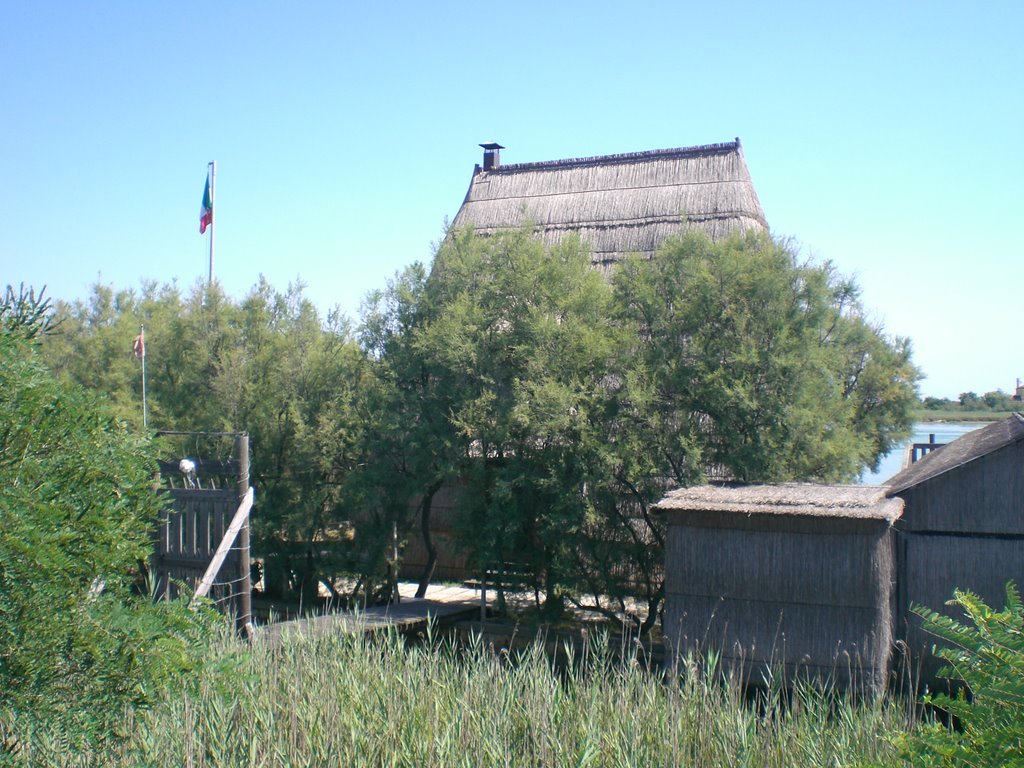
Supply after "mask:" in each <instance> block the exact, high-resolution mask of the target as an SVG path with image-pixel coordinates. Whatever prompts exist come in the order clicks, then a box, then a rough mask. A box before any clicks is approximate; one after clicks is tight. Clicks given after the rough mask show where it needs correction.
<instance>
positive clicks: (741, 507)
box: [655, 483, 903, 523]
mask: <svg viewBox="0 0 1024 768" xmlns="http://www.w3.org/2000/svg"><path fill="white" fill-rule="evenodd" d="M885 493H886V488H885V487H883V486H873V485H811V484H807V483H781V484H779V485H700V486H696V487H693V488H680V489H679V490H677V491H672V492H670V493H669V494H668V495H667V496H665V498H664V499H662V500H661V501H659V502H658V503H657V505H655V509H658V510H662V511H672V512H734V513H738V514H744V515H787V516H796V517H826V518H845V519H857V520H884V521H886V522H888V523H893V522H895V521H896V520H897V519H899V517H900V515H901V514H902V512H903V503H902V499H887V498H886V497H885ZM894 502H895V503H894Z"/></svg>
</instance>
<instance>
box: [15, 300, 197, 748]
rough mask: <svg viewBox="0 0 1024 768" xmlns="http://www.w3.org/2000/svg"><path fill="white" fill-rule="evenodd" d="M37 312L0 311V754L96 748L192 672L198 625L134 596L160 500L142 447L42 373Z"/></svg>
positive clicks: (31, 308) (18, 303)
mask: <svg viewBox="0 0 1024 768" xmlns="http://www.w3.org/2000/svg"><path fill="white" fill-rule="evenodd" d="M46 309H47V307H46V303H45V302H42V301H41V300H40V299H39V298H38V297H36V296H34V295H33V294H32V293H31V292H28V293H25V292H22V293H21V294H19V295H15V294H14V292H13V291H11V290H10V289H8V292H7V296H6V298H5V300H4V301H3V302H2V303H0V392H3V397H2V398H0V753H2V752H4V751H5V750H6V751H8V752H16V751H18V750H19V749H20V748H22V747H24V746H25V745H26V744H27V743H28V742H30V741H31V740H32V739H33V738H34V737H35V736H36V735H37V734H39V733H40V732H44V731H45V732H46V733H48V734H50V735H51V736H52V735H54V734H56V737H57V738H59V740H60V741H61V743H66V746H67V748H68V749H69V750H71V749H78V748H92V749H95V748H99V747H101V746H102V745H103V744H104V743H105V742H107V741H109V740H110V739H112V738H114V737H115V735H116V734H117V733H118V722H119V720H120V718H121V717H122V715H123V709H124V707H125V706H127V705H132V706H135V707H144V706H147V705H149V704H151V703H152V702H153V701H154V700H155V698H156V697H159V696H160V695H161V692H162V691H163V690H165V689H167V688H168V687H169V686H171V685H178V684H181V683H187V682H188V674H189V673H190V672H191V671H193V670H195V669H196V668H197V667H198V666H199V656H198V654H199V653H200V650H199V647H198V646H197V645H196V644H195V643H194V641H195V640H196V639H197V638H199V637H201V636H202V635H203V633H204V632H205V630H206V627H207V623H206V617H205V615H204V614H203V613H193V612H191V611H189V610H187V608H186V607H185V606H183V605H181V604H177V603H170V604H168V603H164V604H153V603H152V601H151V600H149V599H148V596H135V595H133V594H132V591H131V588H132V584H133V581H134V580H136V579H137V578H138V576H139V571H138V566H139V563H140V562H141V561H144V560H145V559H146V558H147V557H148V555H149V552H150V546H151V543H150V542H151V539H150V536H151V531H152V529H153V528H154V526H155V523H156V519H157V512H158V509H159V507H160V500H159V498H158V497H157V494H155V493H154V492H153V489H152V487H151V476H152V471H153V469H154V462H153V461H152V447H151V445H150V444H149V442H148V440H146V439H144V438H139V437H133V436H131V435H130V434H129V433H128V432H127V430H126V429H125V426H124V425H123V424H122V423H120V422H118V421H116V420H115V419H113V418H112V417H111V415H110V413H109V412H108V411H107V410H106V409H105V408H104V407H102V406H101V405H100V404H99V403H98V402H97V400H96V399H95V398H94V397H93V396H91V395H90V394H88V393H87V392H85V391H84V390H83V389H82V388H81V387H79V386H76V385H73V384H62V383H60V382H59V381H58V380H57V379H56V378H55V377H54V376H53V375H52V374H51V373H50V372H49V371H48V370H47V369H46V368H45V367H44V366H43V365H42V363H41V361H40V355H39V351H38V345H39V340H40V338H41V337H42V335H43V334H44V333H45V331H46V330H48V316H47V312H46Z"/></svg>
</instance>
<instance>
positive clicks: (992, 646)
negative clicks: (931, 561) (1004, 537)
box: [900, 582, 1024, 766]
mask: <svg viewBox="0 0 1024 768" xmlns="http://www.w3.org/2000/svg"><path fill="white" fill-rule="evenodd" d="M949 604H950V605H953V606H956V607H958V608H960V609H962V610H963V612H964V614H965V615H966V618H967V622H968V623H963V622H960V621H957V620H956V619H953V618H950V617H949V616H944V615H942V614H939V613H936V612H934V611H931V610H928V609H927V608H922V607H917V608H915V612H916V613H917V614H918V615H919V616H921V617H922V618H923V619H924V627H925V629H926V630H927V631H929V632H931V633H932V634H934V635H935V636H936V637H938V638H939V639H940V640H941V641H943V645H941V646H939V647H938V649H937V651H936V652H937V654H938V656H939V657H940V658H941V659H943V660H944V661H946V662H947V664H948V666H947V667H945V668H943V669H942V670H941V671H940V674H941V675H943V676H945V677H947V678H949V679H951V680H952V681H954V683H962V684H963V685H965V686H966V689H964V688H962V687H961V688H960V690H959V692H958V693H957V694H955V695H954V696H949V695H946V694H936V695H929V696H926V697H925V702H926V703H927V704H930V705H933V706H935V707H938V708H939V709H940V710H942V711H944V712H945V713H946V714H947V715H948V716H949V721H948V722H949V723H955V726H956V727H953V726H952V725H945V724H943V723H941V722H933V723H932V724H931V725H924V726H922V727H921V728H920V729H918V730H917V731H914V732H912V733H910V734H908V735H906V736H904V737H902V738H901V739H900V743H901V746H902V747H903V750H904V756H905V757H907V758H908V759H909V760H910V761H911V762H912V763H913V764H914V765H921V766H937V765H948V766H971V765H978V766H981V765H1024V606H1022V604H1021V598H1020V591H1019V590H1018V589H1017V587H1016V586H1015V585H1014V584H1013V583H1012V582H1011V583H1009V584H1007V585H1006V606H1005V607H1004V608H1003V610H1001V611H997V610H994V609H992V608H990V607H989V606H988V605H986V604H985V602H984V601H983V600H981V599H980V598H979V597H978V596H977V595H974V594H972V593H970V592H963V591H960V590H957V591H956V592H955V596H954V599H953V600H952V601H951V602H950V603H949Z"/></svg>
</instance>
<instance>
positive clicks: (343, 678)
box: [21, 633, 912, 768]
mask: <svg viewBox="0 0 1024 768" xmlns="http://www.w3.org/2000/svg"><path fill="white" fill-rule="evenodd" d="M212 650H213V653H214V654H215V656H216V659H215V661H216V663H214V664H212V665H211V666H210V669H209V671H208V672H207V673H206V675H205V677H204V679H203V680H202V681H201V682H200V684H199V686H198V688H197V689H196V690H195V691H193V692H192V693H190V694H184V693H183V694H181V695H176V696H172V697H169V698H167V699H166V700H165V701H163V702H162V703H161V704H160V705H159V706H158V707H156V708H154V709H152V710H149V711H145V712H128V713H126V721H125V729H126V733H128V734H131V735H130V737H129V738H128V739H127V741H125V742H124V743H122V744H121V745H120V746H119V747H117V748H116V750H115V754H113V755H107V756H104V757H103V758H102V761H103V764H105V765H113V766H133V767H134V766H152V767H153V768H157V767H161V766H168V767H171V766H173V767H174V768H180V766H189V767H190V768H191V767H196V768H198V767H200V766H216V767H217V768H227V767H229V766H244V767H245V768H259V767H261V766H267V767H268V768H269V767H270V766H274V768H279V767H280V766H420V767H426V766H445V768H450V767H451V766H467V767H468V766H530V767H531V768H536V767H537V766H787V767H788V766H816V767H817V766H823V765H837V766H838V765H874V764H889V763H891V762H892V761H893V760H894V756H893V752H892V748H891V746H890V742H889V740H888V738H887V736H888V735H890V734H892V733H894V732H899V731H903V730H906V729H907V728H909V727H911V725H912V723H911V722H910V718H909V717H908V716H907V714H906V712H905V711H904V710H902V709H901V708H900V707H898V706H896V705H893V704H889V703H885V702H869V701H862V702H856V701H853V700H852V699H850V698H849V697H846V696H843V695H839V694H834V693H832V694H830V693H822V692H820V691H819V690H816V689H813V688H810V687H801V686H797V688H796V690H795V691H790V692H786V691H784V690H783V688H782V686H781V685H778V684H772V685H770V686H769V687H768V689H767V691H766V692H765V693H764V698H763V699H762V700H761V701H759V702H757V703H755V704H752V703H751V702H750V700H749V699H748V698H747V696H746V695H745V694H744V692H743V690H741V687H740V686H737V685H734V684H730V683H729V682H727V681H722V680H721V679H719V678H718V677H716V675H715V674H714V671H713V670H710V669H709V666H711V665H709V663H707V662H702V665H703V666H702V665H701V664H697V663H693V662H691V663H688V664H683V665H681V667H680V668H679V670H678V674H673V675H669V676H665V675H663V674H662V673H659V672H655V671H651V670H648V669H645V668H644V667H643V665H642V664H641V663H640V662H639V661H638V660H637V658H636V657H635V656H630V655H629V654H628V653H627V654H626V655H625V661H621V662H620V661H612V660H611V659H612V657H613V654H611V653H609V649H608V648H607V644H606V642H601V641H597V642H595V643H593V644H591V645H590V646H587V647H585V648H584V650H583V651H582V652H580V653H578V654H576V655H575V657H573V658H571V659H570V662H569V664H568V665H566V666H565V667H564V668H560V669H553V668H552V666H551V664H550V663H549V660H548V658H547V657H546V656H545V654H544V652H543V650H542V648H541V647H540V646H539V645H537V646H535V647H534V648H533V649H532V650H529V651H527V652H525V653H523V654H521V655H519V656H518V657H515V658H513V657H510V656H509V655H508V654H507V653H506V652H503V651H500V650H498V651H495V650H493V649H490V648H484V647H482V645H481V644H480V643H479V642H478V643H475V644H472V645H471V646H470V647H469V648H457V647H455V646H454V645H453V644H452V643H451V642H450V641H438V640H436V639H433V638H428V639H427V640H426V641H425V642H422V643H419V644H410V643H408V642H406V641H405V640H403V639H402V638H401V637H398V636H396V635H394V634H391V635H387V636H383V637H376V638H371V637H367V636H364V635H352V634H340V633H339V634H335V635H328V636H321V637H315V638H296V637H292V638H285V640H284V642H282V643H281V644H280V646H279V647H270V646H268V645H266V644H262V643H260V642H257V643H256V644H254V645H253V646H252V647H251V648H250V647H248V646H245V645H243V644H241V643H239V642H238V641H236V640H234V639H232V638H231V637H230V636H227V635H225V636H224V637H223V638H222V639H221V640H220V641H219V642H218V643H217V645H216V647H215V648H213V649H212ZM570 655H572V654H570ZM616 655H617V654H616ZM58 752H59V745H55V744H47V743H45V742H44V741H37V742H36V743H35V745H34V746H33V747H31V748H30V749H29V750H28V751H25V752H23V753H22V755H21V758H22V759H26V760H28V761H29V763H28V764H33V765H42V764H46V763H55V764H61V765H71V766H73V765H87V764H90V763H91V762H92V761H93V760H94V759H96V758H97V757H98V756H95V755H93V756H90V755H78V756H70V755H62V756H61V755H59V754H58Z"/></svg>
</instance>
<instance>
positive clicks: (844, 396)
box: [615, 234, 919, 484]
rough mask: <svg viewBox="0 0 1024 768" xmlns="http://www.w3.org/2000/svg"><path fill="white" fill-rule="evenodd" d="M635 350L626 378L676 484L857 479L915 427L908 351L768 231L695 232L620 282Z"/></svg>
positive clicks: (844, 285)
mask: <svg viewBox="0 0 1024 768" xmlns="http://www.w3.org/2000/svg"><path fill="white" fill-rule="evenodd" d="M615 285H616V293H617V297H618V299H619V304H620V307H621V310H620V311H621V313H622V319H623V321H624V322H626V323H627V324H629V326H630V327H631V328H632V329H633V332H634V333H635V335H636V337H637V338H638V340H639V342H638V343H637V345H636V348H635V353H636V356H637V359H638V362H639V364H638V365H637V366H634V370H635V371H636V375H635V376H634V377H633V378H632V379H630V380H629V383H630V385H631V387H630V390H629V393H630V398H631V401H632V402H633V403H635V404H636V408H637V409H638V410H637V421H638V422H639V423H641V424H645V425H647V426H648V427H649V429H648V431H647V434H646V435H645V438H644V439H645V441H646V442H647V443H648V445H649V449H650V451H651V453H652V455H654V456H656V457H657V458H656V459H655V460H656V461H657V463H658V465H659V467H660V468H661V470H662V471H663V472H664V473H665V475H666V476H668V477H670V478H671V479H672V480H673V481H674V482H677V483H680V484H689V483H693V482H698V481H700V480H702V479H703V478H704V477H705V476H706V475H707V474H708V472H709V471H710V472H711V473H712V474H716V475H722V476H725V477H728V478H733V479H736V480H742V481H755V482H765V481H782V480H825V481H836V480H851V479H853V478H854V477H856V475H857V474H858V473H859V472H860V470H861V469H862V468H864V467H865V466H872V465H875V464H876V463H877V461H878V460H879V458H880V457H881V456H882V455H884V454H885V453H886V452H887V451H888V450H889V449H890V448H891V447H892V446H893V445H894V444H895V442H896V440H898V439H899V438H901V437H903V436H904V435H906V434H907V433H908V431H909V427H910V425H911V413H912V412H911V409H912V407H913V406H914V405H915V404H916V396H915V390H914V386H915V382H916V380H917V379H918V377H919V374H918V372H917V370H916V369H915V368H914V366H913V365H912V364H911V363H910V349H909V344H908V342H907V341H906V340H904V339H896V340H893V341H890V340H889V339H887V338H886V337H885V336H883V335H882V333H881V331H880V330H879V329H878V328H876V327H874V326H872V325H871V324H870V323H868V322H867V321H866V320H865V319H864V316H863V310H862V308H861V306H860V304H859V302H858V300H857V291H856V287H855V286H854V285H853V283H852V282H850V281H847V280H842V279H840V278H839V277H838V276H837V275H836V274H835V273H834V271H833V270H832V268H831V267H830V266H828V265H825V266H813V265H809V264H801V263H800V262H799V261H798V260H797V257H796V254H795V253H794V252H793V250H792V249H791V248H790V247H788V246H787V245H786V244H785V243H779V242H777V241H774V240H772V239H771V238H769V237H767V236H763V235H754V234H749V235H747V236H746V237H733V238H729V239H727V240H724V241H722V242H717V243H713V242H711V241H710V240H708V239H707V238H706V237H704V236H702V235H699V234H693V235H688V236H685V237H682V238H679V239H676V240H673V241H671V242H669V243H668V244H666V246H665V247H663V248H662V249H661V250H660V251H659V252H658V254H657V255H656V256H655V258H654V259H652V260H651V261H641V260H634V261H631V262H628V263H627V264H626V265H625V266H624V268H623V269H622V270H621V271H620V272H619V274H618V275H616V278H615Z"/></svg>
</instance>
